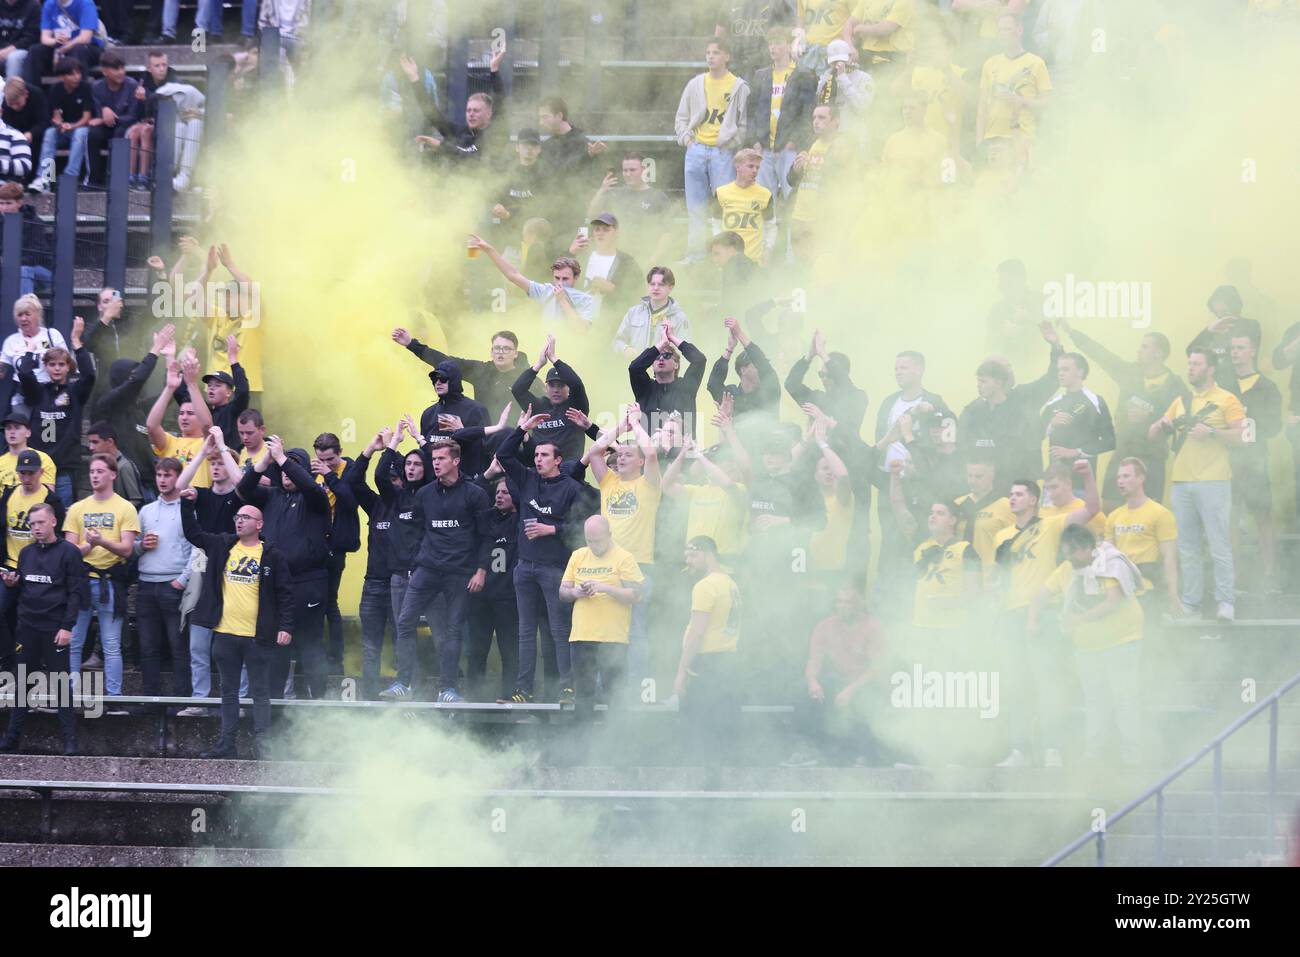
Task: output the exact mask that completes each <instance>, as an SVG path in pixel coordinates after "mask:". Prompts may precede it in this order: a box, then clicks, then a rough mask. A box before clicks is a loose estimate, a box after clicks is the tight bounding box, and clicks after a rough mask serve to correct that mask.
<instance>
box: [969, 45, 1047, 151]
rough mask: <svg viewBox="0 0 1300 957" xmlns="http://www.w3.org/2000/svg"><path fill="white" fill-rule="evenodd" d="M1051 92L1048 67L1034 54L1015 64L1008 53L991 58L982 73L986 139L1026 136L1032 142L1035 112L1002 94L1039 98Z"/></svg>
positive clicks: (1018, 59) (1017, 60) (1017, 58)
mask: <svg viewBox="0 0 1300 957" xmlns="http://www.w3.org/2000/svg"><path fill="white" fill-rule="evenodd" d="M1051 88H1052V78H1051V77H1050V76H1049V75H1048V73H1047V64H1046V63H1044V62H1043V60H1042V58H1041V57H1038V56H1035V55H1034V54H1032V53H1028V52H1026V53H1021V54H1020V56H1018V57H1016V58H1015V59H1014V60H1013V59H1010V58H1008V57H1007V55H1006V54H1005V53H999V54H997V55H995V56H991V57H989V58H988V60H986V61H985V62H984V68H983V70H981V71H980V96H982V97H984V101H985V106H984V138H985V139H986V140H991V139H994V138H996V137H1000V136H1024V137H1027V138H1030V139H1032V138H1033V137H1034V135H1035V133H1036V132H1037V121H1036V120H1035V118H1034V111H1033V110H1032V109H1030V108H1028V107H1023V106H1020V105H1018V104H1016V103H1012V102H1010V101H1009V100H1005V99H1002V98H1001V96H999V94H1006V93H1014V94H1015V95H1016V96H1027V97H1038V96H1042V95H1043V94H1044V93H1046V92H1048V91H1049V90H1051Z"/></svg>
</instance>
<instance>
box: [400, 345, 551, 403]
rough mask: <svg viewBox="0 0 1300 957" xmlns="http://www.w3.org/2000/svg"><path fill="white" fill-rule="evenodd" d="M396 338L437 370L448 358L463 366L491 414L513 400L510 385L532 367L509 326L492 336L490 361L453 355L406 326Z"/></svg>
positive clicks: (462, 372) (465, 378)
mask: <svg viewBox="0 0 1300 957" xmlns="http://www.w3.org/2000/svg"><path fill="white" fill-rule="evenodd" d="M393 341H394V342H396V343H397V344H398V345H401V346H405V347H406V349H407V351H409V352H411V353H412V354H413V355H415V356H417V357H419V359H420V360H421V361H423V362H427V363H428V364H429V365H431V366H433V367H434V368H435V369H436V368H437V367H438V365H440V364H441V363H443V362H447V361H451V362H454V363H456V364H457V365H458V366H460V376H461V379H462V380H463V381H465V382H468V383H469V384H470V385H472V386H473V387H474V398H475V400H476V401H478V402H481V403H482V404H483V405H485V406H487V409H488V413H489V414H490V415H497V414H499V413H500V411H501V410H502V409H504V408H505V407H506V404H507V403H509V402H511V401H512V399H513V396H512V395H511V393H510V387H511V386H512V385H514V382H515V380H516V379H517V378H519V373H521V372H523V371H524V370H525V369H527V368H528V357H527V356H526V355H524V354H523V353H522V352H520V351H519V339H518V338H517V337H516V336H515V334H514V333H513V332H510V331H509V330H508V329H503V330H502V331H500V332H498V333H497V334H496V335H494V336H493V337H492V360H491V361H490V362H484V361H482V360H480V359H462V358H460V357H459V356H449V355H447V353H445V352H439V351H438V350H437V349H435V348H433V346H427V345H425V344H424V343H423V342H421V341H420V340H419V339H415V338H412V336H411V334H410V333H409V332H407V331H406V330H405V329H400V328H399V329H394V330H393Z"/></svg>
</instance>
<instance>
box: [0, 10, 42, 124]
mask: <svg viewBox="0 0 1300 957" xmlns="http://www.w3.org/2000/svg"><path fill="white" fill-rule="evenodd" d="M40 42H41V4H40V2H39V0H18V2H17V3H9V2H7V0H3V2H0V50H2V49H4V48H5V47H10V46H12V47H17V48H18V49H19V50H26V49H27V48H28V47H33V46H36V44H38V43H40ZM33 145H35V144H33Z"/></svg>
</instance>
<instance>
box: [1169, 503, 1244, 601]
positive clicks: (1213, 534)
mask: <svg viewBox="0 0 1300 957" xmlns="http://www.w3.org/2000/svg"><path fill="white" fill-rule="evenodd" d="M1169 507H1170V508H1171V509H1173V513H1174V518H1175V519H1176V520H1177V521H1178V573H1179V574H1180V575H1181V576H1182V579H1183V581H1182V596H1183V605H1185V606H1186V607H1187V608H1189V609H1191V610H1196V609H1199V608H1200V605H1201V599H1202V597H1203V595H1204V591H1205V574H1204V568H1203V566H1202V564H1201V562H1202V559H1201V538H1202V535H1204V537H1205V538H1206V539H1207V540H1208V542H1209V545H1210V558H1211V559H1213V561H1214V600H1215V601H1216V602H1227V603H1228V604H1229V605H1231V604H1233V603H1234V602H1235V600H1236V588H1235V583H1234V581H1233V569H1232V536H1231V533H1230V532H1229V528H1230V527H1231V519H1232V482H1230V481H1226V480H1224V481H1218V482H1175V483H1174V487H1173V491H1172V492H1171V494H1170V496H1169Z"/></svg>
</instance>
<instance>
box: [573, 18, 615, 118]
mask: <svg viewBox="0 0 1300 957" xmlns="http://www.w3.org/2000/svg"><path fill="white" fill-rule="evenodd" d="M608 2H609V0H588V2H587V33H586V38H585V40H584V41H583V44H582V60H583V73H584V75H585V76H584V78H585V80H586V97H585V100H584V107H585V110H586V112H587V113H594V112H596V111H597V110H599V109H600V108H601V106H602V105H603V104H604V102H605V100H604V97H603V96H602V95H601V87H602V85H603V80H604V67H603V66H602V65H601V63H602V61H603V60H604V59H605V38H606V36H607V35H608V30H607V28H606V22H605V21H606V9H605V8H606V6H607V5H608ZM566 119H568V117H566Z"/></svg>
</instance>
